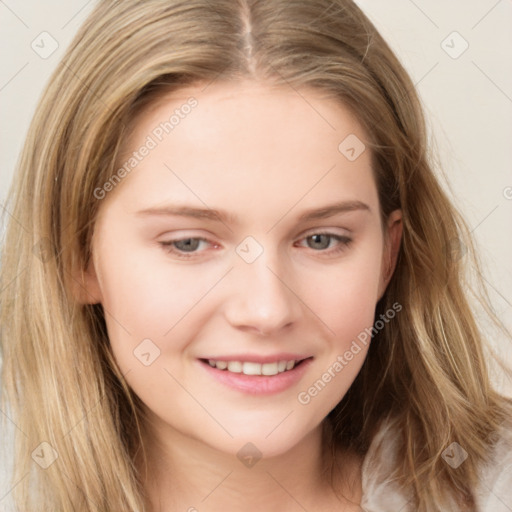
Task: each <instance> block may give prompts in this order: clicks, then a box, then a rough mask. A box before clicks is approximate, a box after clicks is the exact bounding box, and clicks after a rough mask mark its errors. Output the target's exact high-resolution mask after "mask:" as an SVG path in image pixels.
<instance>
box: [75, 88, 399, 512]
mask: <svg viewBox="0 0 512 512" xmlns="http://www.w3.org/2000/svg"><path fill="white" fill-rule="evenodd" d="M190 96H194V97H195V98H196V99H197V100H198V105H197V107H195V108H194V109H193V110H192V111H191V113H190V114H188V116H186V117H185V118H184V119H181V120H180V124H179V125H178V126H176V127H175V128H174V130H173V131H172V133H171V134H169V135H168V136H166V137H165V138H164V139H163V140H162V141H161V142H160V143H159V144H158V146H157V147H156V148H154V149H152V150H151V151H150V153H149V154H148V155H147V156H146V157H145V158H144V159H143V160H142V161H141V162H140V163H139V164H138V165H137V167H136V168H135V169H134V170H133V171H132V172H131V173H130V174H129V175H128V176H126V177H125V178H124V179H123V181H122V182H121V183H120V184H119V185H117V187H116V188H115V189H114V190H113V191H111V192H109V193H108V194H107V195H106V197H105V198H104V199H102V204H101V207H100V212H99V216H98V219H97V222H96V225H95V232H94V237H93V258H92V261H91V265H90V267H89V268H88V269H87V273H86V280H85V289H86V294H85V295H84V297H83V298H82V300H83V301H84V302H90V303H101V304H102V305H103V307H104V309H105V311H106V322H107V327H108V333H109V337H110V341H111V346H112V350H113V353H114V355H115V358H116V360H117V362H118V364H119V366H120V368H121V370H122V372H123V373H124V375H125V376H126V380H127V382H128V384H129V385H130V387H131V388H132V389H133V390H134V392H135V393H136V394H137V395H138V396H139V397H140V398H141V400H142V402H143V403H144V405H145V408H146V412H147V420H146V422H145V427H144V428H145V432H146V449H147V456H148V467H149V474H148V477H147V482H146V486H147V489H148V501H150V502H151V503H152V506H153V510H162V511H170V510H184V511H185V510H190V511H192V510H194V509H193V508H191V507H196V508H197V510H199V511H201V512H203V511H210V510H212V511H213V510H239V509H243V510H246V511H250V512H251V511H261V510H265V511H274V510H276V511H277V510H279V511H283V510H284V511H299V510H303V509H306V510H308V511H313V510H328V509H332V507H334V506H337V507H338V508H337V509H338V510H347V511H348V510H360V508H359V507H358V506H356V505H350V504H349V502H350V501H352V502H353V503H356V504H357V503H359V501H360V499H361V482H360V462H361V461H359V460H357V459H355V458H354V457H352V456H351V455H350V454H349V453H348V452H343V451H342V450H341V451H340V453H339V458H338V463H339V465H340V466H341V467H342V468H344V469H345V470H346V471H347V474H350V475H351V478H353V479H354V482H355V484H354V485H351V486H349V485H348V484H347V480H346V478H345V477H344V478H343V479H342V478H341V477H340V478H339V480H338V482H337V486H336V490H337V491H339V492H342V493H345V496H346V497H347V498H348V501H346V500H344V499H342V498H338V497H336V496H335V493H334V490H333V489H332V488H331V487H330V485H329V484H328V481H327V478H326V477H325V475H324V474H323V473H322V471H323V467H324V466H323V464H324V462H325V460H326V459H325V457H324V456H323V454H322V447H321V440H322V435H321V426H322V421H323V419H324V418H325V417H326V415H327V414H328V412H329V411H331V410H332V409H333V408H334V406H335V405H336V404H337V403H338V402H339V401H340V399H341V398H342V397H343V396H344V395H345V393H346V391H347V390H348V388H349V387H350V385H351V384H352V382H353V380H354V379H355V377H356V375H357V374H358V372H359V370H360V368H361V366H362V364H363V362H364V358H365V356H366V353H367V349H368V346H366V347H364V346H362V350H361V351H360V352H359V353H358V354H357V355H356V356H354V358H353V359H352V361H350V363H349V364H347V366H346V367H345V368H344V369H343V371H342V372H340V373H339V374H338V375H337V376H336V378H334V379H332V380H331V382H329V383H328V384H327V387H326V389H324V390H323V391H322V392H320V393H319V394H318V395H317V396H316V397H314V398H312V399H311V401H310V403H309V404H307V405H302V404H301V403H299V402H298V400H297V395H298V393H299V392H301V391H304V390H307V388H308V387H309V386H311V384H312V383H313V382H315V381H316V380H318V379H319V378H320V377H321V376H322V374H323V373H324V372H325V371H326V369H327V368H329V367H330V366H332V364H333V363H334V362H335V361H336V358H337V356H338V355H340V354H343V353H345V351H346V350H347V349H348V348H349V347H350V345H351V343H352V341H353V340H355V339H356V337H357V335H358V334H359V333H361V332H362V331H363V330H364V329H365V328H371V326H372V325H373V321H374V311H375V305H376V303H377V301H378V300H379V299H380V297H381V296H382V294H383V293H384V291H385V288H386V286H387V284H388V282H389V279H390V278H391V275H392V272H393V269H394V266H395V262H396V256H397V253H398V249H399V245H400V237H401V232H402V224H401V212H400V211H395V212H393V213H392V215H391V216H390V217H389V219H388V220H387V221H386V222H385V223H384V224H383V223H382V222H381V218H380V213H379V201H378V195H377V189H376V185H375V181H374V178H373V175H372V170H371V165H370V151H369V150H366V151H364V152H363V153H362V154H361V155H360V156H359V157H358V158H357V159H356V160H355V161H353V162H351V161H349V160H348V159H347V158H346V157H345V156H344V155H343V154H341V153H340V151H338V145H339V144H340V142H341V141H342V140H343V139H345V137H347V136H348V135H350V134H355V135H356V136H357V137H358V138H359V139H360V140H362V141H364V140H366V136H365V134H364V132H363V131H362V129H361V126H360V125H359V123H358V122H357V119H355V118H354V117H353V115H352V114H351V113H350V112H349V110H348V109H346V108H345V107H343V106H342V105H340V104H339V103H338V102H336V101H334V100H333V99H329V98H326V97H323V96H322V94H321V93H320V92H319V91H315V90H310V89H306V90H303V91H301V94H300V95H299V94H298V93H297V92H296V91H295V90H293V89H291V88H286V87H280V88H279V87H271V86H270V85H266V84H261V83H255V82H237V83H217V84H215V83H214V84H211V85H209V86H208V87H206V86H205V85H204V84H202V85H201V86H190V87H188V88H186V89H182V90H180V91H178V92H174V93H173V94H172V95H167V96H166V97H163V98H160V100H159V101H158V103H156V104H154V105H153V106H152V107H151V108H149V109H147V110H146V111H144V112H143V113H142V115H141V116H140V117H139V118H137V119H136V120H135V123H134V129H133V131H132V133H131V135H130V137H129V139H127V140H126V141H124V143H125V152H126V153H125V154H127V155H129V154H130V152H132V151H134V150H136V149H137V148H139V147H140V146H141V145H142V144H143V143H144V141H145V139H146V137H147V136H148V134H151V132H152V130H153V129H154V128H155V126H158V124H159V123H160V122H162V121H163V120H165V119H168V118H169V113H172V111H173V110H174V109H175V108H179V106H180V105H182V104H183V103H184V102H185V101H186V100H187V98H188V97H190ZM343 201H360V202H362V203H364V204H365V205H367V207H368V208H367V209H355V210H353V211H348V212H341V213H338V214H336V215H333V216H330V217H328V218H322V219H316V220H310V221H308V222H302V221H300V220H299V216H300V215H301V214H302V213H304V212H306V211H309V210H312V209H319V208H322V207H324V206H326V205H331V204H332V203H338V202H343ZM178 203H179V204H180V205H181V204H186V205H190V206H193V207H198V208H214V209H222V210H225V211H227V212H228V213H229V214H231V215H233V216H236V218H237V222H234V221H233V219H230V220H226V221H225V222H219V221H216V220H209V219H204V218H187V217H180V216H172V215H166V214H148V213H140V212H141V211H143V210H147V209H152V208H153V209H154V208H162V207H164V206H165V205H177V204H178ZM325 231H327V232H329V233H332V234H333V235H338V236H341V237H345V238H347V237H348V238H349V239H350V240H351V242H349V243H348V244H346V243H344V240H345V239H344V238H343V239H342V240H341V241H338V240H337V239H336V238H335V237H332V238H329V237H320V240H319V238H318V237H313V238H311V237H312V235H314V234H315V233H319V232H320V233H322V232H325ZM247 236H252V237H253V238H254V239H255V240H256V241H257V243H258V244H259V245H260V246H261V248H262V249H263V252H262V254H261V255H260V256H259V257H258V258H257V259H256V260H255V261H254V262H252V263H247V262H246V261H244V260H243V259H242V258H241V257H240V256H239V254H238V253H237V252H236V249H237V246H238V245H239V244H240V243H241V242H242V241H243V240H244V239H245V238H246V237H247ZM194 237H200V238H205V239H207V242H201V243H199V245H198V246H197V247H195V248H194V249H192V250H193V251H194V250H195V252H192V253H188V254H189V255H190V254H191V257H190V258H189V259H184V258H180V257H179V256H178V255H177V253H178V252H179V249H180V248H181V249H182V251H181V252H182V253H185V255H187V253H186V252H185V251H186V247H185V250H184V249H183V247H184V246H183V243H182V244H178V245H177V246H176V245H174V246H172V245H171V246H163V245H162V242H170V241H172V240H174V241H176V240H183V239H187V238H194ZM308 237H309V238H308ZM173 247H174V250H175V251H176V253H173V252H171V250H172V248H173ZM336 249H339V251H336ZM251 250H252V249H251ZM144 339H150V340H151V342H152V343H154V345H155V346H157V347H158V349H159V350H160V355H159V356H158V358H157V359H155V361H154V362H153V363H152V364H150V365H149V366H145V365H144V364H142V363H141V362H140V361H139V360H138V359H137V358H136V357H135V356H134V350H135V349H136V347H137V346H138V345H139V344H140V343H141V341H142V340H144ZM244 352H250V353H257V354H262V355H268V354H275V353H277V352H293V353H300V354H307V355H311V356H313V360H312V363H311V364H310V365H309V367H308V368H307V370H306V373H305V374H304V375H303V377H302V379H301V380H300V382H299V383H298V384H296V385H294V386H293V387H292V388H290V389H287V390H285V391H282V392H279V393H276V394H274V395H270V396H257V395H249V394H247V393H243V392H241V391H238V390H233V389H231V388H228V387H226V386H224V385H223V384H221V383H219V382H217V380H215V379H214V378H212V376H211V375H210V374H209V373H208V372H207V371H206V370H205V369H204V367H203V366H202V364H201V363H200V362H199V361H198V358H202V357H208V356H215V355H221V354H240V353H244ZM248 442H251V443H253V444H254V445H255V446H256V447H257V448H258V450H259V451H260V452H261V453H262V454H263V458H262V459H261V460H260V461H259V462H258V463H257V464H256V465H254V466H253V467H252V468H248V467H245V466H244V464H242V463H241V462H240V460H239V459H238V458H237V457H236V455H237V453H238V452H239V450H240V449H241V448H242V447H243V446H244V445H245V444H246V443H248ZM340 500H341V501H340Z"/></svg>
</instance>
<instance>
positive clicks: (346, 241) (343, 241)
mask: <svg viewBox="0 0 512 512" xmlns="http://www.w3.org/2000/svg"><path fill="white" fill-rule="evenodd" d="M319 235H324V236H328V237H330V238H331V239H334V240H336V241H338V242H339V244H338V245H337V246H336V247H335V248H334V249H320V250H315V249H311V250H312V251H314V252H318V253H324V254H328V255H330V256H334V255H336V254H339V253H341V252H342V251H344V250H345V249H346V248H347V247H349V246H350V244H351V243H352V239H351V238H349V237H347V236H344V235H336V234H334V233H329V232H325V231H319V232H315V233H312V234H310V235H307V236H305V237H304V238H302V239H301V240H307V239H308V238H311V237H313V236H319ZM185 240H199V241H200V242H207V243H210V242H209V240H207V239H206V238H202V237H186V238H179V239H176V240H166V241H165V242H159V243H160V245H161V246H162V247H163V248H164V249H165V251H166V252H168V253H171V254H174V255H175V256H177V257H178V258H182V259H191V258H194V257H195V255H196V254H198V252H197V251H192V252H183V251H181V250H180V249H176V248H175V247H173V244H175V243H177V242H183V241H185ZM214 245H216V244H214Z"/></svg>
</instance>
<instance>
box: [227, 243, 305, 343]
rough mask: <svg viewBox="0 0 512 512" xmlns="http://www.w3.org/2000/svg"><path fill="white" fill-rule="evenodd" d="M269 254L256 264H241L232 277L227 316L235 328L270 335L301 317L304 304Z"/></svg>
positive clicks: (263, 255)
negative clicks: (302, 304)
mask: <svg viewBox="0 0 512 512" xmlns="http://www.w3.org/2000/svg"><path fill="white" fill-rule="evenodd" d="M266 254H267V251H265V252H264V253H263V254H262V255H261V256H260V257H259V258H258V259H257V260H256V261H254V262H252V263H246V262H245V261H238V262H237V264H236V266H235V268H234V269H233V272H231V275H230V289H229V298H228V299H227V301H226V304H225V317H226V319H227V321H228V322H229V323H230V324H231V325H232V326H233V327H235V328H237V329H241V330H244V331H248V332H254V333H257V334H259V335H265V336H269V335H272V334H276V333H278V332H280V331H281V330H283V329H285V328H290V327H291V326H292V325H293V324H295V323H296V322H297V320H298V319H299V318H300V317H301V306H300V304H301V302H300V300H299V298H298V297H297V295H296V294H295V292H294V290H293V283H291V282H290V278H289V274H290V273H289V272H283V271H282V266H280V265H278V264H277V261H276V258H272V259H271V258H269V257H268V256H266Z"/></svg>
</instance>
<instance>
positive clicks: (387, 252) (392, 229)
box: [378, 210, 403, 300]
mask: <svg viewBox="0 0 512 512" xmlns="http://www.w3.org/2000/svg"><path fill="white" fill-rule="evenodd" d="M402 229H403V224H402V210H394V211H392V212H391V213H390V214H389V217H388V219H387V223H386V227H385V233H384V251H383V253H382V265H381V276H380V283H379V297H378V300H380V299H381V298H382V296H383V295H384V292H385V291H386V288H387V286H388V284H389V282H390V281H391V277H392V276H393V272H394V271H395V267H396V262H397V260H398V253H399V251H400V242H401V240H402Z"/></svg>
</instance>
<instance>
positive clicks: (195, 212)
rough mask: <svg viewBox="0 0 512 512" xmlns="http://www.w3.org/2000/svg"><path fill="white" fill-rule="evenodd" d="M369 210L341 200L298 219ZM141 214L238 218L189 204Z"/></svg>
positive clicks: (229, 220)
mask: <svg viewBox="0 0 512 512" xmlns="http://www.w3.org/2000/svg"><path fill="white" fill-rule="evenodd" d="M357 210H361V211H368V212H369V211H371V209H370V207H369V206H368V205H367V204H366V203H363V202H362V201H342V202H339V203H334V204H330V205H326V206H323V207H321V208H312V209H309V210H306V211H304V212H303V213H302V214H301V215H300V216H299V217H298V221H300V222H307V221H311V220H318V219H326V218H328V217H333V216H334V215H337V214H339V213H348V212H353V211H357ZM136 213H137V215H141V216H149V215H156V216H177V217H188V218H194V219H206V220H211V221H216V222H222V223H226V224H238V223H239V220H238V218H237V217H236V215H234V214H232V213H230V212H227V211H225V210H218V209H214V208H194V207H191V206H174V205H166V206H161V207H152V208H145V209H143V210H140V211H138V212H136Z"/></svg>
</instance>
